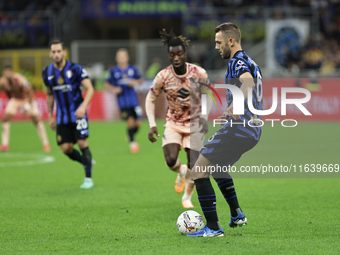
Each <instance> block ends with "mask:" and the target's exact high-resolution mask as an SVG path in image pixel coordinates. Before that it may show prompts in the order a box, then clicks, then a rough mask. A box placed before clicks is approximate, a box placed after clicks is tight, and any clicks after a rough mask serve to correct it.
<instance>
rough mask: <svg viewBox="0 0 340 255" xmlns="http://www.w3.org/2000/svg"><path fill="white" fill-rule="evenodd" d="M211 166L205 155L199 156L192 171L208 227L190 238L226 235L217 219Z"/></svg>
mask: <svg viewBox="0 0 340 255" xmlns="http://www.w3.org/2000/svg"><path fill="white" fill-rule="evenodd" d="M209 166H212V163H211V162H210V161H209V160H208V159H207V158H205V157H204V156H203V155H199V157H198V159H197V161H196V163H195V165H194V166H193V168H192V169H191V171H192V177H193V179H194V182H195V186H196V191H197V195H198V200H199V202H200V205H201V208H202V211H203V214H204V217H205V219H206V226H205V227H204V228H203V229H202V230H201V231H198V232H196V233H193V234H188V235H187V236H190V237H195V236H198V237H200V236H203V237H206V236H223V235H224V232H223V229H222V228H221V227H220V224H219V221H218V217H217V212H216V195H215V191H214V189H213V187H212V185H211V182H210V178H209V176H210V172H209V170H208V169H209V168H208V167H209Z"/></svg>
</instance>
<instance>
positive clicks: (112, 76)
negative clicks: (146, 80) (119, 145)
mask: <svg viewBox="0 0 340 255" xmlns="http://www.w3.org/2000/svg"><path fill="white" fill-rule="evenodd" d="M116 62H117V65H116V66H114V67H112V68H111V69H110V70H109V78H108V79H107V80H106V82H105V84H104V87H105V88H106V89H107V90H108V91H110V92H112V93H113V94H116V95H117V100H118V106H119V108H120V114H121V118H122V119H123V120H125V121H126V124H127V133H128V136H129V142H130V151H131V152H132V153H136V152H138V151H139V145H138V143H137V142H136V141H135V134H136V133H137V131H138V128H139V127H140V125H141V122H140V118H141V117H142V108H141V107H140V105H139V102H138V97H137V94H136V92H135V90H134V86H136V85H138V84H141V83H143V78H142V75H141V74H140V72H139V71H138V68H137V67H136V66H135V65H130V64H129V54H128V51H127V49H125V48H121V49H119V50H118V51H117V53H116Z"/></svg>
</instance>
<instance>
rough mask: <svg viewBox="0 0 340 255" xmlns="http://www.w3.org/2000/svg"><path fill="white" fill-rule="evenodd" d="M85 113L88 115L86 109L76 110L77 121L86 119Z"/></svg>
mask: <svg viewBox="0 0 340 255" xmlns="http://www.w3.org/2000/svg"><path fill="white" fill-rule="evenodd" d="M85 113H86V109H85V107H82V106H80V107H79V108H78V109H77V110H76V112H75V114H74V115H75V116H76V118H77V119H82V118H84V117H85Z"/></svg>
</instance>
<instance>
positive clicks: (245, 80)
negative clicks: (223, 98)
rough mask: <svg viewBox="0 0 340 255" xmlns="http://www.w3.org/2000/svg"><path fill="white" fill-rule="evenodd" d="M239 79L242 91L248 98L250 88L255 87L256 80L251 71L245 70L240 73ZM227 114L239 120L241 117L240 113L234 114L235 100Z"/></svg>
mask: <svg viewBox="0 0 340 255" xmlns="http://www.w3.org/2000/svg"><path fill="white" fill-rule="evenodd" d="M239 80H240V82H241V84H242V85H241V87H240V89H241V91H242V93H243V96H244V100H246V99H247V98H248V88H250V89H251V90H253V89H254V88H255V82H254V78H253V76H252V75H251V74H250V73H249V72H245V73H243V74H241V75H240V77H239ZM227 115H229V116H231V117H232V118H233V119H235V120H238V119H240V117H241V116H240V115H234V114H233V102H232V103H231V104H230V105H229V107H228V109H227Z"/></svg>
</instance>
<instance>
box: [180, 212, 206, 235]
mask: <svg viewBox="0 0 340 255" xmlns="http://www.w3.org/2000/svg"><path fill="white" fill-rule="evenodd" d="M203 227H204V221H203V218H202V216H201V215H200V214H199V213H198V212H195V211H192V210H189V211H185V212H183V213H181V215H180V216H179V217H178V219H177V229H178V231H179V232H180V233H181V234H183V235H186V234H189V233H195V232H197V231H200V230H201V229H202V228H203Z"/></svg>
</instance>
